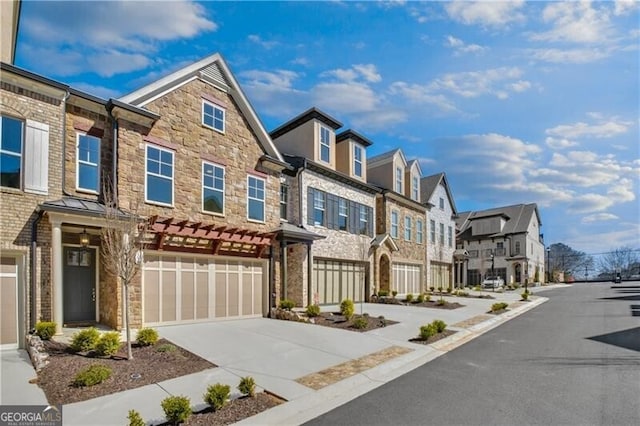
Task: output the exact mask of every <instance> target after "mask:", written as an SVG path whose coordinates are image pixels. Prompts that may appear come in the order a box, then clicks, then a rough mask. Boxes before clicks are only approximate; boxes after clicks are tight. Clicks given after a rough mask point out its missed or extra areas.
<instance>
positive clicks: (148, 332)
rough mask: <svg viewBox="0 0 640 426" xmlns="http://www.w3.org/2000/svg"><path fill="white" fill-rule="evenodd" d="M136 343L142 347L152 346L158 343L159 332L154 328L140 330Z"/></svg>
mask: <svg viewBox="0 0 640 426" xmlns="http://www.w3.org/2000/svg"><path fill="white" fill-rule="evenodd" d="M136 341H137V342H138V344H139V345H140V346H151V345H155V344H156V343H158V332H157V331H156V330H155V329H153V328H141V329H140V330H138V335H137V336H136Z"/></svg>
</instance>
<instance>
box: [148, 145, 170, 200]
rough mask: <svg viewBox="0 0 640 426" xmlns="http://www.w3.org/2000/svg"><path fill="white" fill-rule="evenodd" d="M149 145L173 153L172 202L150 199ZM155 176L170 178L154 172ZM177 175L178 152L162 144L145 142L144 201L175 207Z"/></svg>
mask: <svg viewBox="0 0 640 426" xmlns="http://www.w3.org/2000/svg"><path fill="white" fill-rule="evenodd" d="M149 147H151V148H153V149H157V150H159V151H165V152H168V153H170V154H171V159H172V160H173V161H172V162H171V201H172V202H171V204H169V203H163V202H162V201H155V200H149V198H148V196H147V195H148V194H147V189H148V188H147V175H148V174H150V173H149V170H148V169H147V162H148V155H147V154H148V152H149ZM152 175H153V176H159V177H161V178H163V179H168V178H167V177H166V176H162V175H155V174H152ZM175 175H176V153H175V151H172V150H170V149H167V148H163V147H161V146H158V145H154V144H150V143H148V144H145V147H144V202H145V203H147V204H153V205H157V206H163V207H173V206H174V204H175V201H176V200H175V188H174V186H175Z"/></svg>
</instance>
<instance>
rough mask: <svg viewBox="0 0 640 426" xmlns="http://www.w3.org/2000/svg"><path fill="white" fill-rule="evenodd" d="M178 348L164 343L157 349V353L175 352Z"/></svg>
mask: <svg viewBox="0 0 640 426" xmlns="http://www.w3.org/2000/svg"><path fill="white" fill-rule="evenodd" d="M177 349H178V348H177V347H176V345H174V344H171V343H163V344H161V345H158V347H157V348H156V351H157V352H175V351H176V350H177Z"/></svg>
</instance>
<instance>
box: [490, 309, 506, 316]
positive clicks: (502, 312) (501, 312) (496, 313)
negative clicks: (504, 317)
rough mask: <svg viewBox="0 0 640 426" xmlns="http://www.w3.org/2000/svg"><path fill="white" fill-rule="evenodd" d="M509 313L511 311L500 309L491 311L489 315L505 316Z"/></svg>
mask: <svg viewBox="0 0 640 426" xmlns="http://www.w3.org/2000/svg"><path fill="white" fill-rule="evenodd" d="M507 311H509V309H499V310H497V311H489V312H487V313H488V314H491V315H500V314H504V313H505V312H507Z"/></svg>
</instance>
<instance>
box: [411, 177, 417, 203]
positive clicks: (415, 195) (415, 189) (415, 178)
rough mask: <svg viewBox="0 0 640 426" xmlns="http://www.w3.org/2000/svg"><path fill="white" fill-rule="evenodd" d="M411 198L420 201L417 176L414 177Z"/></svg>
mask: <svg viewBox="0 0 640 426" xmlns="http://www.w3.org/2000/svg"><path fill="white" fill-rule="evenodd" d="M411 199H413V200H416V201H418V178H417V177H416V176H414V177H413V179H412V185H411Z"/></svg>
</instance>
